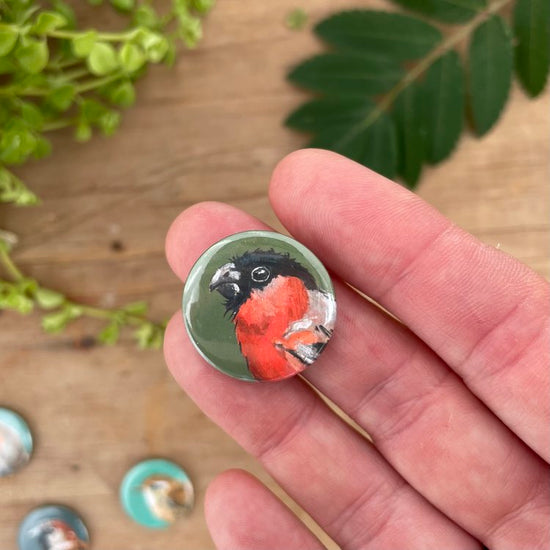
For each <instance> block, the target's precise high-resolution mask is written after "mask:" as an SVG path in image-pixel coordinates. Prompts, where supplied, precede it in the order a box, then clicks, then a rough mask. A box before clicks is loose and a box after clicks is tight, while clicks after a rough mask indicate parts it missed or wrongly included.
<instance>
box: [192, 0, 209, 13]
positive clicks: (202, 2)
mask: <svg viewBox="0 0 550 550" xmlns="http://www.w3.org/2000/svg"><path fill="white" fill-rule="evenodd" d="M214 4H215V0H191V5H192V6H193V9H195V10H197V11H198V12H199V13H206V12H208V11H210V10H211V9H212V7H213V6H214Z"/></svg>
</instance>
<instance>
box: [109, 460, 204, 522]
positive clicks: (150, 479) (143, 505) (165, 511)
mask: <svg viewBox="0 0 550 550" xmlns="http://www.w3.org/2000/svg"><path fill="white" fill-rule="evenodd" d="M120 499H121V501H122V506H123V507H124V510H125V511H126V513H127V514H128V515H129V516H130V517H131V518H132V519H133V520H134V521H135V522H137V523H139V524H141V525H144V526H145V527H149V528H151V529H165V528H166V527H169V526H170V525H171V524H172V523H173V522H174V521H176V519H178V518H179V517H181V516H184V515H187V514H189V513H190V512H191V510H192V509H193V505H194V501H195V495H194V491H193V484H192V483H191V480H190V479H189V477H188V475H187V474H186V473H185V472H184V471H183V470H182V469H181V468H180V467H179V466H178V465H177V464H174V463H173V462H170V461H169V460H163V459H160V458H155V459H150V460H145V461H143V462H140V463H139V464H136V465H135V466H134V467H133V468H132V469H131V470H129V471H128V473H127V474H126V475H125V476H124V479H123V481H122V485H121V486H120Z"/></svg>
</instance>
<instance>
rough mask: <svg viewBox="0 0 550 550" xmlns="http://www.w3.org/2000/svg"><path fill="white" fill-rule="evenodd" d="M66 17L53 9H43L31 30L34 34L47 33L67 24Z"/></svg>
mask: <svg viewBox="0 0 550 550" xmlns="http://www.w3.org/2000/svg"><path fill="white" fill-rule="evenodd" d="M67 23H68V21H67V19H66V18H65V17H64V16H63V15H62V14H60V13H58V12H55V11H43V12H41V13H40V15H39V16H38V17H37V19H36V23H35V24H34V25H33V26H32V27H31V32H34V33H36V34H42V35H44V34H48V33H49V32H51V31H54V30H55V29H59V28H61V27H64V26H65V25H67Z"/></svg>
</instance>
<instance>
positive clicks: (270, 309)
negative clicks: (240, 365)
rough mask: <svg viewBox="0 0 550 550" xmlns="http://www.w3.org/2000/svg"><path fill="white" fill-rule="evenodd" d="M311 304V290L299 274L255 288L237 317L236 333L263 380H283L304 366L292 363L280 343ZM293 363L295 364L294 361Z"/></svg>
mask: <svg viewBox="0 0 550 550" xmlns="http://www.w3.org/2000/svg"><path fill="white" fill-rule="evenodd" d="M308 307H309V298H308V292H307V289H306V287H305V285H304V283H303V282H302V281H301V280H300V279H298V278H297V277H284V276H279V277H276V278H275V279H273V281H271V283H269V284H268V285H267V286H266V287H265V288H264V289H262V290H253V291H252V292H251V294H250V298H249V299H248V300H247V301H246V302H245V303H244V304H242V306H241V307H240V308H239V311H238V312H237V315H236V316H235V319H234V322H235V334H236V336H237V340H238V341H239V344H240V347H241V352H242V354H243V355H244V357H245V358H246V360H247V362H248V368H249V369H250V372H251V373H252V374H253V375H254V376H255V377H256V378H258V379H261V380H274V379H278V380H280V379H282V378H286V377H287V376H291V375H293V374H296V372H299V371H300V370H302V369H303V368H304V366H305V365H302V364H301V363H300V362H299V361H292V362H289V360H288V358H287V355H286V354H285V352H284V350H282V349H281V347H280V346H278V345H277V344H278V343H279V342H280V341H281V340H282V339H284V335H285V332H286V331H287V330H288V328H289V326H290V325H291V324H292V323H293V322H295V321H297V320H299V319H301V318H302V317H303V316H304V315H305V314H306V312H307V310H308ZM291 363H292V364H291Z"/></svg>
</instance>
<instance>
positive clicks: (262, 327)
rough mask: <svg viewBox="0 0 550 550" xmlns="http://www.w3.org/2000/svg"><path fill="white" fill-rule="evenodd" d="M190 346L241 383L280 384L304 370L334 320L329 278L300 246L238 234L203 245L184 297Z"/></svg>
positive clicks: (272, 236) (271, 236) (265, 234)
mask: <svg viewBox="0 0 550 550" xmlns="http://www.w3.org/2000/svg"><path fill="white" fill-rule="evenodd" d="M183 316H184V319H185V326H186V328H187V332H188V333H189V336H190V338H191V341H192V342H193V344H194V345H195V347H196V348H197V350H198V351H199V353H200V354H201V355H202V356H203V357H204V359H206V361H208V362H209V363H210V364H211V365H213V366H214V367H215V368H217V369H218V370H220V371H222V372H223V373H225V374H228V375H229V376H232V377H234V378H239V379H241V380H248V381H258V380H260V381H276V380H283V379H285V378H288V377H290V376H294V375H295V374H297V373H299V372H301V371H303V370H304V369H305V368H306V367H308V366H309V365H311V364H312V363H313V362H314V361H315V360H316V359H317V357H318V356H319V354H320V353H321V352H322V351H323V349H324V348H325V346H326V345H327V343H328V341H329V339H330V337H331V336H332V332H333V329H334V323H335V321H336V302H335V299H334V289H333V286H332V282H331V280H330V276H329V275H328V273H327V271H326V269H325V268H324V266H323V264H322V263H321V262H320V261H319V260H318V259H317V258H316V257H315V256H314V254H313V253H312V252H310V251H309V250H308V249H307V248H306V247H305V246H303V245H301V244H300V243H298V242H296V241H295V240H293V239H291V238H289V237H286V236H284V235H280V234H278V233H274V232H271V231H245V232H243V233H237V234H235V235H231V236H230V237H227V238H225V239H223V240H221V241H219V242H217V243H216V244H215V245H213V246H212V247H210V248H209V249H208V250H207V251H206V252H205V253H204V254H203V255H202V256H201V257H200V258H199V259H198V261H197V262H196V264H195V265H194V266H193V269H192V270H191V273H190V274H189V277H188V278H187V282H186V284H185V288H184V292H183Z"/></svg>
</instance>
